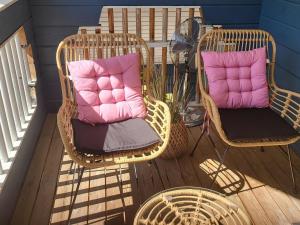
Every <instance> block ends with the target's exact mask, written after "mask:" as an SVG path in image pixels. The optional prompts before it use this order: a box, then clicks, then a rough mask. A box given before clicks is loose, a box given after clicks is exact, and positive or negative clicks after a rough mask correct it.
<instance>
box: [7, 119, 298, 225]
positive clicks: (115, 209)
mask: <svg viewBox="0 0 300 225" xmlns="http://www.w3.org/2000/svg"><path fill="white" fill-rule="evenodd" d="M55 117H56V116H55V115H49V116H48V118H47V120H46V122H45V125H44V129H43V132H42V134H41V137H40V140H39V143H38V145H37V149H36V153H35V155H34V157H33V159H32V163H31V166H30V169H29V172H28V174H27V178H26V181H25V183H24V186H23V190H22V193H20V198H19V202H18V205H17V207H16V210H15V214H14V217H13V218H12V224H48V223H49V220H50V224H65V223H66V221H67V217H68V210H69V206H70V198H71V193H72V181H73V179H76V177H75V178H74V173H69V170H70V166H71V160H70V158H69V157H68V155H67V154H66V153H64V152H63V145H62V143H61V140H60V137H59V133H58V129H57V128H56V123H55V121H56V120H55ZM199 134H200V127H195V128H191V129H189V147H190V149H192V147H193V145H194V143H195V140H196V139H197V137H198V135H199ZM213 139H214V141H215V142H216V144H217V146H218V148H220V149H222V148H223V149H224V146H223V144H222V143H221V142H220V141H219V138H218V137H217V136H216V135H215V134H213ZM293 156H294V155H293ZM61 159H62V161H61ZM293 159H294V164H295V167H296V171H295V175H296V181H297V185H298V187H300V179H299V177H300V176H299V175H300V159H299V158H297V157H296V156H294V157H293ZM156 163H157V165H158V170H156V168H155V166H154V165H152V164H149V163H138V164H136V168H137V178H138V179H136V174H135V170H134V166H133V165H127V164H124V165H122V173H121V174H120V168H119V166H113V167H109V168H106V169H102V168H101V169H93V170H86V171H85V172H84V174H83V178H82V182H81V185H80V188H79V192H78V196H77V199H76V202H75V204H74V210H73V213H72V218H71V224H106V225H108V224H132V221H133V218H134V215H135V212H136V211H137V209H138V207H139V206H140V204H141V203H143V202H144V201H145V200H146V199H147V198H149V197H150V196H151V195H153V194H155V193H157V192H159V191H161V190H163V189H167V188H171V187H177V186H198V187H204V188H209V186H210V183H211V181H212V177H213V176H214V174H215V173H216V171H217V168H218V166H219V160H218V158H217V156H216V155H215V153H214V151H213V149H212V146H211V144H210V142H209V141H208V139H207V138H203V139H202V140H201V142H200V144H199V146H198V149H197V151H196V153H195V154H194V156H193V157H191V156H190V155H189V154H186V155H185V156H183V157H182V158H180V159H179V160H178V161H177V162H176V160H162V159H156ZM159 175H160V176H159ZM289 175H290V173H289V167H288V160H287V155H286V154H285V152H283V151H281V150H280V149H279V148H277V147H270V148H265V151H264V152H261V151H260V149H258V148H256V149H254V148H253V149H234V148H233V149H231V150H230V151H229V152H228V153H227V158H226V160H225V163H224V166H223V167H222V169H221V172H220V174H219V177H218V178H217V180H216V183H215V184H214V186H213V189H214V190H216V191H219V192H222V193H224V194H225V195H227V196H228V198H230V199H231V200H232V201H234V202H235V203H237V204H238V205H239V206H240V207H242V208H243V209H244V211H246V212H247V213H248V214H249V215H250V217H251V219H252V220H253V222H254V224H259V225H261V224H291V223H297V222H300V194H292V191H291V190H292V183H291V179H290V177H289ZM297 178H298V179H297ZM121 180H122V181H121Z"/></svg>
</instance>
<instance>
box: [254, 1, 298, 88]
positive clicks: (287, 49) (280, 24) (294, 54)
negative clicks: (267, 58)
mask: <svg viewBox="0 0 300 225" xmlns="http://www.w3.org/2000/svg"><path fill="white" fill-rule="evenodd" d="M299 21H300V2H299V1H290V0H263V3H262V9H261V18H260V27H261V28H262V29H264V30H267V31H269V32H270V33H271V34H272V35H273V36H274V38H275V41H276V44H277V66H276V81H277V82H278V84H279V86H282V87H284V88H288V89H291V90H294V91H298V92H300V41H299V37H300V23H299Z"/></svg>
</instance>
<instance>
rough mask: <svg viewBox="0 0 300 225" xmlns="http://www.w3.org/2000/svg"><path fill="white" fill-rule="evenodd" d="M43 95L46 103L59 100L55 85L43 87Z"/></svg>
mask: <svg viewBox="0 0 300 225" xmlns="http://www.w3.org/2000/svg"><path fill="white" fill-rule="evenodd" d="M44 94H45V97H46V98H47V100H48V101H56V100H61V98H62V97H61V91H60V90H58V89H57V84H56V83H50V84H46V85H44Z"/></svg>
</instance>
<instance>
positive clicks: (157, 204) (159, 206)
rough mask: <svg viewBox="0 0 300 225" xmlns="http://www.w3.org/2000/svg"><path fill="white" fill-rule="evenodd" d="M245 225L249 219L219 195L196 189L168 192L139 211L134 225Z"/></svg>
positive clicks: (149, 201) (178, 189)
mask: <svg viewBox="0 0 300 225" xmlns="http://www.w3.org/2000/svg"><path fill="white" fill-rule="evenodd" d="M156 224H159V225H167V224H168V225H175V224H178V225H179V224H180V225H196V224H199V225H200V224H201V225H202V224H207V225H209V224H218V225H225V224H228V225H244V224H249V225H250V224H252V223H251V221H250V219H249V218H248V216H247V215H246V214H245V213H244V212H243V211H242V210H241V209H240V208H239V207H238V206H237V205H236V204H234V203H233V202H231V201H229V200H228V199H226V198H225V196H223V195H222V194H220V193H217V192H214V191H211V190H208V189H201V188H196V187H180V188H174V189H169V190H165V191H163V192H160V193H158V194H155V195H154V196H152V197H151V198H149V199H148V200H147V201H146V202H145V203H144V204H143V205H142V206H141V207H140V209H139V210H138V212H137V214H136V216H135V219H134V225H156Z"/></svg>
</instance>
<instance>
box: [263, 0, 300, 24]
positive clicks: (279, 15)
mask: <svg viewBox="0 0 300 225" xmlns="http://www.w3.org/2000/svg"><path fill="white" fill-rule="evenodd" d="M299 3H300V1H298V4H295V3H291V2H288V1H284V0H265V1H264V3H263V7H262V11H261V15H262V16H265V17H269V18H273V19H276V20H277V21H280V22H282V23H285V24H287V25H289V26H292V27H296V28H298V29H300V23H299V22H297V23H295V21H300V13H299V12H300V4H299ZM270 6H272V7H270Z"/></svg>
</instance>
